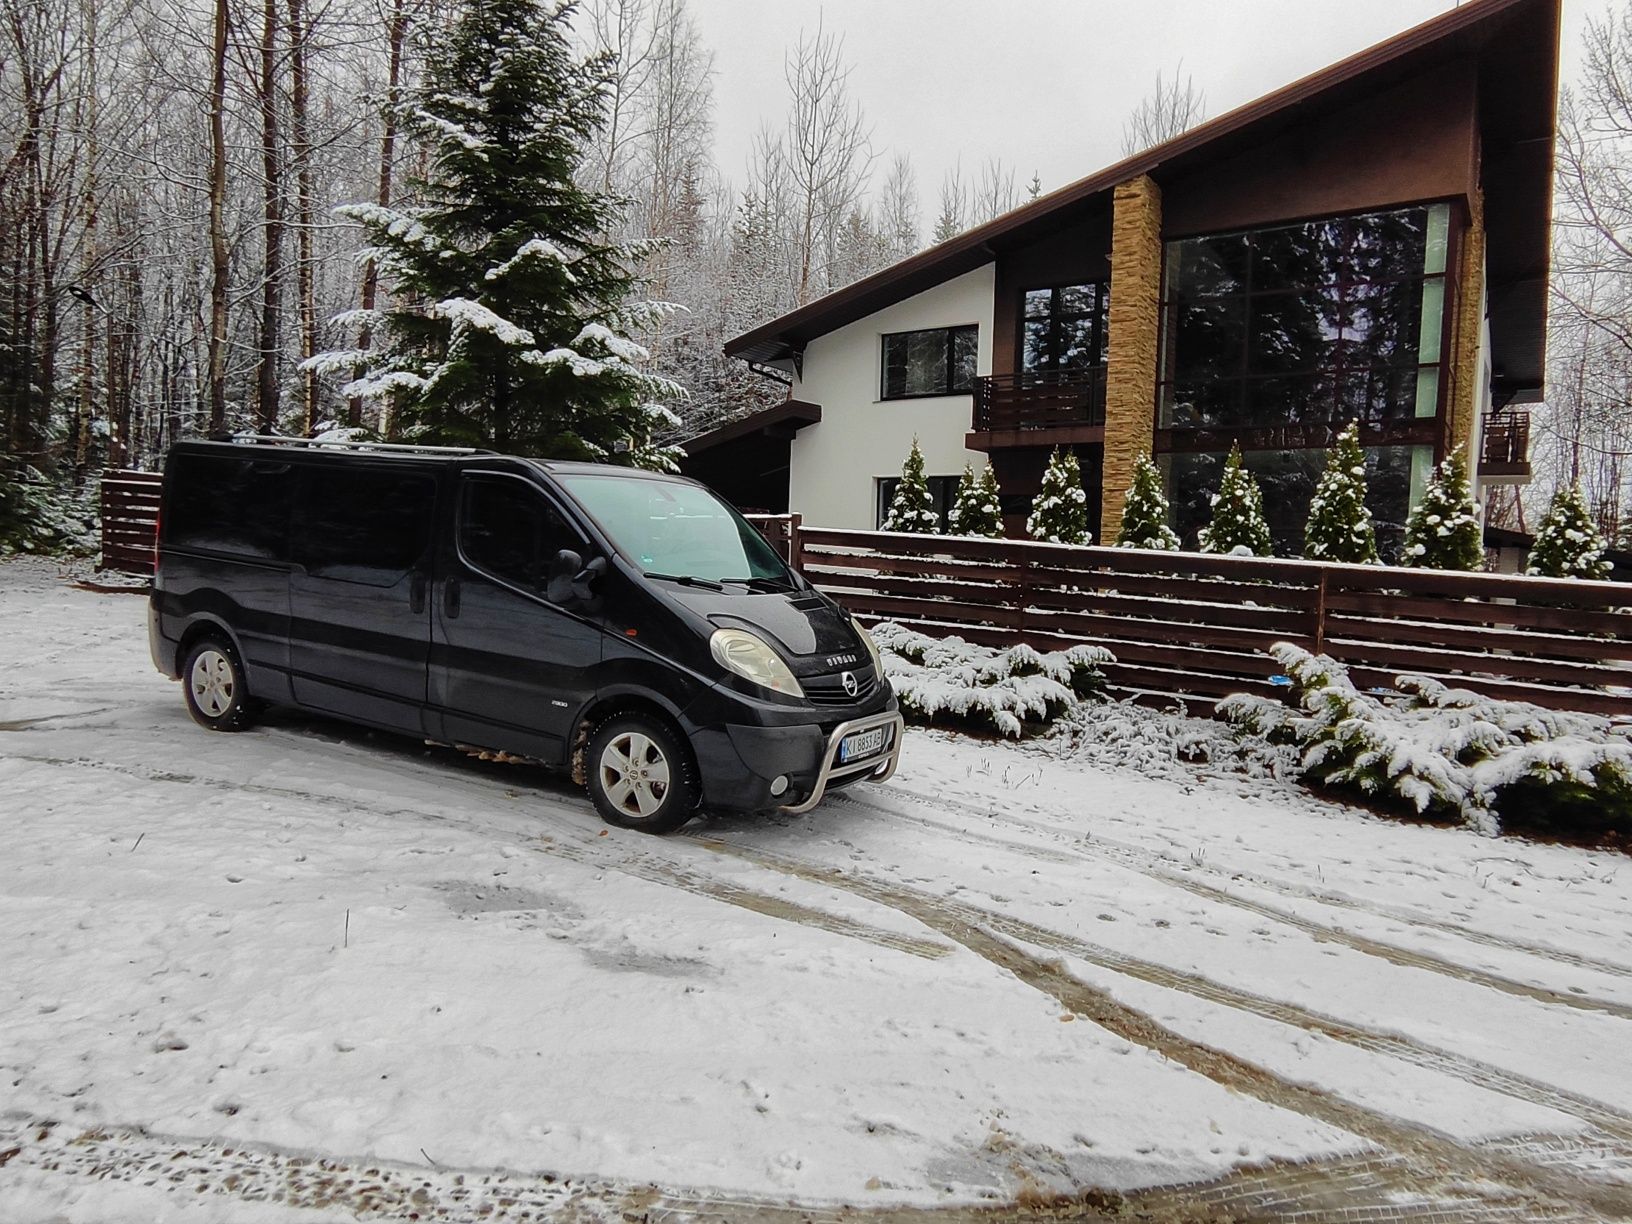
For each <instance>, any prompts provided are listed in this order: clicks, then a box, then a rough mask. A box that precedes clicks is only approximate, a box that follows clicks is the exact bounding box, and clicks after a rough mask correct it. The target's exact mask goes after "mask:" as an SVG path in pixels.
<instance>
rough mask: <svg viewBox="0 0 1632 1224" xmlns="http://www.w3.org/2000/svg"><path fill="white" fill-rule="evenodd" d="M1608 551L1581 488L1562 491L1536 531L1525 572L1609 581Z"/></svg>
mask: <svg viewBox="0 0 1632 1224" xmlns="http://www.w3.org/2000/svg"><path fill="white" fill-rule="evenodd" d="M1607 547H1608V546H1607V545H1606V544H1605V543H1604V537H1603V536H1602V535H1601V534H1599V531H1598V525H1597V524H1596V523H1594V522H1593V521H1592V515H1591V514H1590V513H1588V511H1587V503H1586V499H1585V498H1584V497H1582V496H1581V486H1580V485H1571V486H1570V487H1568V488H1560V489H1559V490H1558V491H1557V492H1556V493H1554V494H1553V500H1552V504H1551V505H1549V506H1548V507H1547V515H1546V517H1545V518H1543V519H1542V520H1541V526H1540V527H1538V528H1537V529H1536V542H1535V543H1534V544H1533V545H1531V547H1530V560H1529V563H1528V564H1527V565H1526V567H1525V571H1524V572H1525V573H1527V574H1531V575H1533V576H1535V577H1538V578H1608V577H1609V571H1610V563H1609V562H1608V561H1607V560H1606V559H1605V558H1604V550H1605V549H1606V548H1607Z"/></svg>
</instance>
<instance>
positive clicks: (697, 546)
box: [559, 474, 789, 584]
mask: <svg viewBox="0 0 1632 1224" xmlns="http://www.w3.org/2000/svg"><path fill="white" fill-rule="evenodd" d="M559 479H560V481H561V483H562V484H563V485H565V486H566V488H567V491H568V492H569V493H571V494H572V495H573V496H574V497H575V498H577V499H578V501H579V503H580V504H581V505H582V506H583V507H584V508H585V509H586V510H588V511H589V513H590V514H591V515H593V516H594V518H595V521H596V522H597V523H599V524H600V525H601V527H602V528H603V529H604V530H605V531H606V533H607V535H609V536H610V537H612V543H613V544H614V545H616V546H617V548H618V551H619V552H621V553H622V554H623V555H624V556H625V557H628V558H629V559H630V560H631V561H633V562H634V563H635V564H636V565H638V566H640V568H641V569H642V570H643V571H645V572H646V573H648V574H661V575H665V576H667V577H671V578H701V579H704V580H705V581H708V582H752V581H756V580H759V579H765V580H769V581H772V582H777V583H783V584H785V583H787V582H788V581H789V580H788V569H787V566H785V565H783V564H782V559H781V558H780V557H778V556H777V555H776V552H775V550H773V549H772V548H771V546H770V545H769V544H767V543H766V542H765V537H764V536H762V535H760V534H759V532H757V531H755V530H754V528H753V525H752V524H751V523H749V522H748V521H747V520H746V519H744V518H743V517H742V515H740V514H738V513H737V512H736V511H735V510H733V509H731V507H730V506H728V505H726V504H725V503H724V502H723V501H721V500H720V499H719V498H718V497H715V496H714V494H712V493H710V492H709V491H708V490H707V489H704V488H702V487H701V486H699V485H694V484H687V483H685V482H683V481H679V480H662V479H655V478H652V477H638V476H617V475H611V474H608V475H605V476H602V475H595V474H573V475H563V476H560V477H559Z"/></svg>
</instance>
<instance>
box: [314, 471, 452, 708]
mask: <svg viewBox="0 0 1632 1224" xmlns="http://www.w3.org/2000/svg"><path fill="white" fill-rule="evenodd" d="M436 492H437V479H436V476H435V475H434V474H433V473H431V472H429V471H427V470H425V469H423V468H420V469H414V468H405V467H403V466H400V465H399V464H398V463H397V462H392V463H390V464H380V465H376V466H366V465H361V464H356V463H323V464H312V465H310V466H303V467H302V469H301V473H300V489H299V493H298V496H297V499H296V509H295V521H294V547H293V550H292V551H293V557H294V561H295V563H296V564H295V566H294V572H293V573H292V574H291V575H290V580H289V619H290V633H289V667H290V673H291V681H292V683H293V686H294V696H295V700H296V701H297V702H299V703H300V704H301V705H303V706H310V707H312V708H314V709H319V710H329V711H333V712H334V713H336V714H341V715H344V716H346V717H348V718H356V719H359V720H361V721H363V722H370V723H377V724H379V725H382V726H387V727H396V728H399V729H401V730H403V731H409V732H413V733H416V734H423V733H424V732H425V730H426V728H425V726H424V722H423V715H422V712H423V709H424V705H425V677H426V667H427V665H428V662H429V658H430V638H431V626H430V613H429V611H428V599H427V592H428V590H429V586H430V577H431V573H430V567H431V548H430V545H431V523H432V521H433V516H434V512H435V508H436Z"/></svg>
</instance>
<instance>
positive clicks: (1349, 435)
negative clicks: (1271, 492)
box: [1303, 421, 1377, 565]
mask: <svg viewBox="0 0 1632 1224" xmlns="http://www.w3.org/2000/svg"><path fill="white" fill-rule="evenodd" d="M1303 555H1304V556H1305V557H1308V558H1309V560H1311V561H1341V562H1346V563H1350V564H1354V565H1375V564H1377V531H1376V528H1375V527H1373V526H1372V522H1371V511H1370V510H1368V509H1366V452H1365V451H1363V450H1361V449H1360V422H1358V421H1350V422H1349V424H1348V428H1346V429H1345V430H1344V431H1343V432H1342V433H1340V434H1338V436H1337V445H1336V446H1334V447H1333V448H1332V449H1331V450H1330V451H1328V452H1327V454H1326V470H1325V471H1324V472H1322V473H1321V477H1320V483H1319V484H1317V485H1316V486H1315V496H1314V499H1313V500H1312V501H1311V502H1310V503H1309V523H1308V525H1307V526H1306V527H1305V528H1304V531H1303Z"/></svg>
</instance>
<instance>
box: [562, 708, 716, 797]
mask: <svg viewBox="0 0 1632 1224" xmlns="http://www.w3.org/2000/svg"><path fill="white" fill-rule="evenodd" d="M617 714H645V715H648V716H650V717H653V718H656V719H657V720H658V721H659V722H661V723H663V724H664V725H665V726H667V727H668V728H669V729H670V730H671V731H673V732H674V735H675V738H676V739H677V740H678V741H679V743H680V745H681V746H682V747H683V748H684V749H685V751H686V753H687V754H688V755H689V756H690V757H691V767H692V770H693V772H695V771H696V769H697V750H696V749H695V748H693V747H692V744H691V736H690V735H688V734H687V733H686V728H685V725H684V724H683V723H682V722H681V721H680V711H679V709H678V708H677V707H676V706H674V705H673V703H671V702H669V701H667V700H665V699H664V698H663V697H662V696H661V695H660V694H658V693H654V692H652V691H651V690H650V689H636V688H619V689H608V690H604V691H602V692H599V693H596V694H595V697H594V699H593V700H591V701H590V702H589V704H588V705H586V706H585V707H584V708H583V710H581V711H580V712H579V714H578V718H577V720H576V721H575V722H574V723H573V733H572V742H571V744H570V745H569V746H568V749H567V763H568V766H569V767H570V769H571V771H572V780H573V781H574V782H575V783H577V784H578V785H579V786H582V785H584V782H585V774H584V752H585V750H586V749H588V747H589V741H590V737H591V736H593V735H594V734H595V729H596V728H597V727H599V726H600V725H601V724H602V723H604V722H605V721H606V720H607V719H609V718H611V717H613V716H614V715H617Z"/></svg>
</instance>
